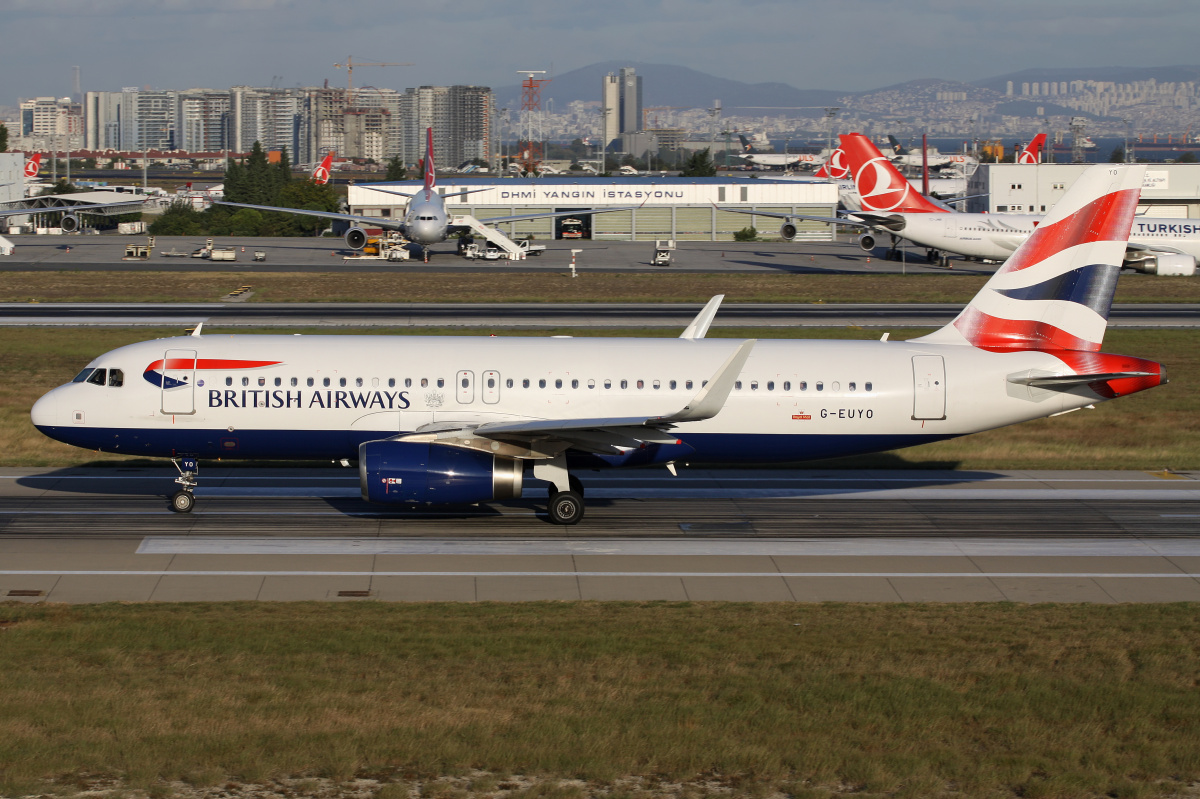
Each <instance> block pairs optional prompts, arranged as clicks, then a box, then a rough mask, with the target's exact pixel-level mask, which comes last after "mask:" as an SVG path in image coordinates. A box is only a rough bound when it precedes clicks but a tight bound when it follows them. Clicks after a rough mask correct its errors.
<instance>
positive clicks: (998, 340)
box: [954, 307, 1100, 352]
mask: <svg viewBox="0 0 1200 799" xmlns="http://www.w3.org/2000/svg"><path fill="white" fill-rule="evenodd" d="M954 326H955V327H956V328H958V332H960V333H962V334H963V336H964V337H965V338H966V339H967V341H969V342H971V343H972V344H973V345H975V346H976V347H979V348H980V349H981V350H988V351H989V352H1009V351H1012V350H1082V351H1085V352H1096V351H1098V350H1099V349H1100V342H1098V341H1087V340H1086V339H1082V338H1079V337H1078V336H1073V335H1071V334H1070V333H1068V332H1066V331H1065V330H1062V329H1061V328H1058V327H1055V326H1054V325H1051V324H1047V323H1045V322H1037V321H1034V320H1032V319H1001V318H999V317H997V316H992V315H991V314H986V313H984V312H983V311H981V310H979V309H978V308H973V307H968V308H967V309H966V310H965V311H963V312H962V313H961V314H959V316H958V318H957V319H955V320H954Z"/></svg>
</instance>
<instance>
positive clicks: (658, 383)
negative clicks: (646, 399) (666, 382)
mask: <svg viewBox="0 0 1200 799" xmlns="http://www.w3.org/2000/svg"><path fill="white" fill-rule="evenodd" d="M650 385H652V386H654V390H655V391H658V390H659V389H660V388H662V381H661V380H655V381H654V382H653V383H651V384H650Z"/></svg>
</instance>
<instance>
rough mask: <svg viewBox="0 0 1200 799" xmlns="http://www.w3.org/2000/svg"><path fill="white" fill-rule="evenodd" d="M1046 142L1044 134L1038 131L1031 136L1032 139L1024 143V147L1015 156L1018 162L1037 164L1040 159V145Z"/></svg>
mask: <svg viewBox="0 0 1200 799" xmlns="http://www.w3.org/2000/svg"><path fill="white" fill-rule="evenodd" d="M1045 143H1046V134H1045V133H1039V134H1038V135H1036V136H1034V137H1033V141H1031V142H1029V144H1027V145H1025V149H1024V150H1022V151H1021V155H1020V156H1019V157H1018V158H1017V163H1018V164H1039V163H1041V161H1042V146H1043V145H1045Z"/></svg>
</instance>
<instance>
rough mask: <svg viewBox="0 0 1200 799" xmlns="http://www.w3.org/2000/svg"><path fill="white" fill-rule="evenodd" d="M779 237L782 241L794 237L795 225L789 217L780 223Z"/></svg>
mask: <svg viewBox="0 0 1200 799" xmlns="http://www.w3.org/2000/svg"><path fill="white" fill-rule="evenodd" d="M779 238H781V239H783V240H784V241H791V240H792V239H794V238H796V225H795V223H794V222H792V221H791V220H790V219H789V220H788V221H787V222H784V223H783V224H782V225H780V227H779Z"/></svg>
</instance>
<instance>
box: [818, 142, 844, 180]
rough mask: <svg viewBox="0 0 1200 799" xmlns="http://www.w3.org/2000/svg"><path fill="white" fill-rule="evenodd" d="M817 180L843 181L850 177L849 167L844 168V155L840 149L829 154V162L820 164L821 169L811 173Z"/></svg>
mask: <svg viewBox="0 0 1200 799" xmlns="http://www.w3.org/2000/svg"><path fill="white" fill-rule="evenodd" d="M813 175H814V176H815V177H818V178H832V179H834V180H845V179H846V178H848V177H850V167H848V166H846V153H845V152H844V151H843V150H842V148H841V147H838V148H836V149H834V151H833V152H832V153H830V154H829V160H828V161H826V162H825V163H824V164H821V168H820V169H818V170H817V171H816V172H814V173H813Z"/></svg>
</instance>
